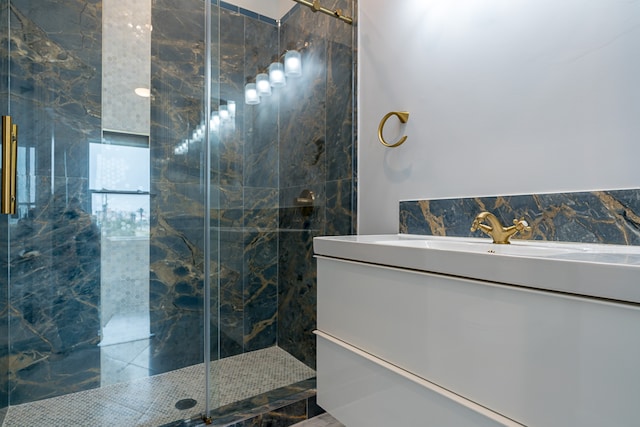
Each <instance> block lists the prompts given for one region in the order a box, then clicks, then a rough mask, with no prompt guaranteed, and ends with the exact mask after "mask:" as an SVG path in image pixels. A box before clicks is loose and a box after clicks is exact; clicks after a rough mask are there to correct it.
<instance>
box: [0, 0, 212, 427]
mask: <svg viewBox="0 0 640 427" xmlns="http://www.w3.org/2000/svg"><path fill="white" fill-rule="evenodd" d="M2 5H3V8H2V13H4V15H3V16H4V19H2V20H1V23H2V24H7V23H8V24H9V26H10V32H7V35H6V36H4V37H3V38H2V49H3V58H4V59H3V60H4V62H2V63H1V66H2V70H0V71H2V72H4V74H5V75H4V77H5V78H3V79H2V82H1V83H0V85H2V86H1V90H2V93H3V96H4V97H5V98H3V102H4V101H6V102H4V104H3V105H5V106H6V112H10V113H11V115H12V116H13V117H14V121H15V122H17V123H18V125H19V127H20V137H19V149H18V211H17V213H16V214H15V215H12V216H10V217H2V222H0V237H3V236H4V235H6V239H5V240H3V242H5V243H8V245H5V247H6V248H8V249H7V251H8V253H7V254H5V255H6V256H3V257H2V259H3V260H8V262H9V266H6V267H7V269H8V270H10V277H9V278H8V280H7V283H6V286H5V285H4V284H2V283H1V282H2V281H1V280H0V301H8V309H3V308H4V306H3V305H2V304H3V303H2V302H0V313H1V314H2V315H3V316H4V317H5V321H4V322H3V321H0V328H5V326H7V324H10V328H9V329H10V333H9V334H7V335H4V334H2V336H7V337H8V340H7V343H6V346H5V347H1V346H2V345H4V344H5V343H3V342H0V351H1V350H2V349H4V350H6V353H7V354H0V363H2V364H4V368H3V367H2V365H1V364H0V370H2V373H3V374H6V373H7V372H10V373H11V380H10V381H9V380H8V379H7V377H8V375H5V376H4V377H3V378H4V379H5V380H4V381H0V384H4V385H6V384H7V383H8V382H9V385H8V386H7V387H5V388H4V389H5V390H8V392H9V394H10V401H11V405H12V407H13V406H14V405H19V404H22V403H24V404H28V403H33V402H38V403H39V404H40V403H41V402H44V399H48V398H51V397H58V396H67V395H68V396H70V397H72V399H76V398H74V397H73V396H74V394H75V393H86V392H92V393H91V396H97V395H96V394H94V393H93V392H95V391H97V390H107V391H108V390H115V392H114V393H113V395H112V396H111V397H110V398H108V399H104V398H97V399H96V401H91V403H87V404H86V405H87V406H86V407H85V406H80V407H75V409H74V411H73V412H74V413H75V412H80V413H84V415H86V416H88V415H89V414H92V413H93V414H94V415H95V416H98V415H97V413H103V414H107V415H110V416H111V417H116V416H119V415H118V414H119V413H118V411H117V410H116V411H112V412H109V411H108V410H107V409H108V408H110V406H109V405H113V404H116V405H120V406H118V408H120V409H121V411H122V414H124V413H126V414H127V415H130V416H131V417H133V418H132V419H133V420H134V421H122V424H121V425H137V424H139V423H144V422H151V421H149V418H148V417H153V416H155V415H159V418H158V419H157V421H154V422H155V423H156V424H157V425H160V424H162V423H166V422H170V421H175V420H177V419H182V418H185V417H190V416H192V415H194V414H195V413H198V412H202V411H203V410H204V403H205V401H206V400H207V399H206V398H205V396H204V384H205V374H204V367H203V355H204V348H205V340H204V336H203V329H204V324H205V321H204V311H205V310H204V307H205V291H204V289H205V284H209V283H211V278H210V277H205V266H206V265H207V262H208V261H207V262H206V261H205V260H208V257H207V256H205V251H206V250H207V249H206V248H205V246H206V245H205V241H206V236H207V234H206V233H205V230H206V227H205V226H204V225H205V216H206V215H205V213H206V212H207V211H208V208H207V203H208V201H207V197H208V196H207V191H208V190H207V186H208V185H209V181H208V173H207V172H206V170H205V160H206V158H207V155H206V150H205V146H204V145H203V138H202V135H201V134H200V132H201V129H202V126H203V124H204V123H205V122H207V121H208V120H209V118H208V116H206V114H205V105H206V103H205V84H204V82H205V78H204V68H205V67H204V64H205V56H206V55H205V50H206V46H207V43H205V5H204V3H203V2H202V1H201V0H199V1H196V0H193V1H186V2H180V3H179V4H176V2H171V1H164V0H134V1H132V0H126V1H125V0H102V1H89V2H86V1H77V2H75V1H65V2H59V1H53V0H38V1H33V0H11V1H10V2H8V1H3V2H2ZM7 30H8V29H7ZM215 34H217V32H214V35H215ZM2 112H3V114H4V113H5V111H4V110H3V111H2ZM205 117H207V118H206V119H205ZM3 262H4V261H3ZM211 274H212V275H213V274H215V272H214V273H211ZM213 283H214V286H215V283H217V281H215V280H214V281H213ZM7 290H10V292H9V295H8V296H6V295H7ZM5 296H6V297H5ZM5 329H6V328H5ZM9 348H10V350H9ZM189 368H191V369H192V370H191V371H184V370H183V369H189ZM174 374H175V375H177V376H175V375H174ZM168 378H173V379H171V380H169V379H168ZM176 378H177V379H176ZM174 379H175V381H174ZM147 380H148V381H147ZM145 381H146V382H145ZM145 384H146V385H145ZM141 385H142V386H141ZM139 386H140V387H139ZM2 396H3V394H2V392H0V397H2ZM83 396H86V395H83ZM159 396H164V397H166V401H164V402H159V401H158V397H159ZM189 399H193V400H194V401H196V402H197V406H194V407H188V408H186V409H185V408H184V407H179V408H178V407H176V403H177V402H178V401H187V400H189ZM87 402H89V400H87ZM132 402H135V405H134V404H133V403H132ZM1 403H2V402H0V407H1V406H2V405H1ZM91 405H94V406H93V407H94V408H95V405H97V407H99V408H101V410H100V411H92V410H90V408H92V406H91ZM154 405H155V406H154ZM81 408H85V409H86V410H81ZM104 408H107V409H104ZM12 409H13V408H12ZM32 413H33V411H32ZM60 414H65V415H59V416H62V417H65V416H67V415H68V414H69V412H68V411H67V412H61V413H60ZM46 416H47V417H51V418H50V419H53V420H56V413H55V412H51V413H49V414H46ZM136 417H137V418H136ZM65 419H66V418H65ZM90 419H91V418H86V419H85V420H84V421H83V422H88V421H87V420H90ZM30 422H34V423H35V422H36V420H35V419H33V418H32V419H31V421H30ZM83 422H81V423H80V424H77V425H82V423H83ZM109 422H111V423H116V424H117V422H118V418H111V419H110V420H109ZM72 424H73V423H72ZM72 424H70V425H72ZM16 425H19V424H16ZM95 425H100V422H99V421H98V422H96V424H95ZM110 425H113V424H110Z"/></svg>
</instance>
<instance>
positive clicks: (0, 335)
mask: <svg viewBox="0 0 640 427" xmlns="http://www.w3.org/2000/svg"><path fill="white" fill-rule="evenodd" d="M8 22H9V2H2V3H0V40H1V41H2V45H0V99H2V100H6V99H8V96H9V55H8V52H9V50H8V42H9V39H8V37H7V35H8V33H9V26H8ZM2 104H3V105H0V114H1V115H7V114H8V102H3V103H2ZM0 218H1V219H0V241H1V242H3V244H2V245H0V425H2V423H3V422H4V418H5V416H6V414H7V409H8V407H9V264H8V262H7V260H8V258H9V256H8V255H9V253H8V248H9V245H7V244H6V243H5V242H8V239H9V221H8V218H6V217H4V216H3V217H0Z"/></svg>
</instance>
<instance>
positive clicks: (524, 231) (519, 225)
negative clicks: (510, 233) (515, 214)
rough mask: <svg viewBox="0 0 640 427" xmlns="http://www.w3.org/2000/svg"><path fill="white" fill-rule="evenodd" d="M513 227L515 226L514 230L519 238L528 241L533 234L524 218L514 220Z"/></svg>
mask: <svg viewBox="0 0 640 427" xmlns="http://www.w3.org/2000/svg"><path fill="white" fill-rule="evenodd" d="M513 225H515V227H516V230H518V232H519V233H520V235H521V237H522V238H524V239H528V238H529V237H531V235H532V234H533V229H532V228H531V227H530V226H529V223H528V222H527V221H525V219H524V218H520V219H514V220H513Z"/></svg>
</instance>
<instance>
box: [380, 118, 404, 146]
mask: <svg viewBox="0 0 640 427" xmlns="http://www.w3.org/2000/svg"><path fill="white" fill-rule="evenodd" d="M391 116H397V117H398V119H400V123H407V121H408V120H409V112H408V111H392V112H390V113H387V114H385V116H384V117H383V118H382V120H381V121H380V125H379V126H378V139H379V140H380V143H381V144H382V145H384V146H385V147H389V148H394V147H398V146H400V145H402V144H404V142H405V141H406V140H407V136H406V135H405V136H403V137H402V138H400V140H399V141H398V142H396V143H395V144H389V143H388V142H387V141H385V140H384V137H383V136H382V129H384V125H385V123H387V120H389V117H391Z"/></svg>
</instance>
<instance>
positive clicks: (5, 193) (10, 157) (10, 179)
mask: <svg viewBox="0 0 640 427" xmlns="http://www.w3.org/2000/svg"><path fill="white" fill-rule="evenodd" d="M17 157H18V125H16V124H13V123H12V122H11V116H2V200H1V202H2V203H1V206H0V211H1V212H0V213H3V214H15V213H16V187H17V182H16V178H17V177H16V169H17V164H18V160H17Z"/></svg>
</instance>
